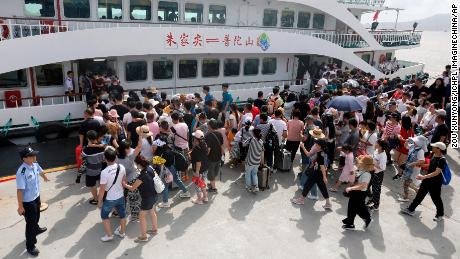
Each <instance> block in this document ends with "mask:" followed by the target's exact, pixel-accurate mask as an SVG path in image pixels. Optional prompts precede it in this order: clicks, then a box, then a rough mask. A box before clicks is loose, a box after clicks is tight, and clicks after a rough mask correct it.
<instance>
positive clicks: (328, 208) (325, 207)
mask: <svg viewBox="0 0 460 259" xmlns="http://www.w3.org/2000/svg"><path fill="white" fill-rule="evenodd" d="M323 208H324V209H325V210H330V209H332V204H324V205H323Z"/></svg>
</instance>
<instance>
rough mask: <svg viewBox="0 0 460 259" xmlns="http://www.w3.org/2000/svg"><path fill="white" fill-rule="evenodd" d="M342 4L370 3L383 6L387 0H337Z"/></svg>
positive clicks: (369, 4)
mask: <svg viewBox="0 0 460 259" xmlns="http://www.w3.org/2000/svg"><path fill="white" fill-rule="evenodd" d="M337 2H339V3H341V4H356V5H368V6H374V7H382V6H383V5H384V4H385V0H337Z"/></svg>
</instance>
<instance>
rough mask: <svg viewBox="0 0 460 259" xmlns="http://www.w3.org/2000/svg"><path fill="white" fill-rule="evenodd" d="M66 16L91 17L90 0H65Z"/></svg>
mask: <svg viewBox="0 0 460 259" xmlns="http://www.w3.org/2000/svg"><path fill="white" fill-rule="evenodd" d="M63 3H64V16H65V17H67V18H89V17H90V13H91V12H90V4H89V0H64V2H63Z"/></svg>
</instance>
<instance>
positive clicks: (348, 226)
mask: <svg viewBox="0 0 460 259" xmlns="http://www.w3.org/2000/svg"><path fill="white" fill-rule="evenodd" d="M342 228H343V229H346V230H355V229H356V228H355V225H351V224H344V225H343V226H342Z"/></svg>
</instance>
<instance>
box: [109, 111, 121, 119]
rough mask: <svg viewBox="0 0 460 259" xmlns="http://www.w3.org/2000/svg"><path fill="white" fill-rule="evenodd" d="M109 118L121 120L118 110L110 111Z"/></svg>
mask: <svg viewBox="0 0 460 259" xmlns="http://www.w3.org/2000/svg"><path fill="white" fill-rule="evenodd" d="M109 116H110V117H112V118H120V116H119V115H118V112H117V110H114V109H112V110H110V111H109Z"/></svg>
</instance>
